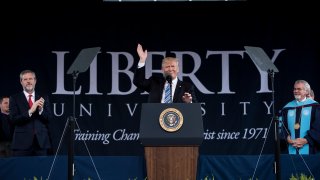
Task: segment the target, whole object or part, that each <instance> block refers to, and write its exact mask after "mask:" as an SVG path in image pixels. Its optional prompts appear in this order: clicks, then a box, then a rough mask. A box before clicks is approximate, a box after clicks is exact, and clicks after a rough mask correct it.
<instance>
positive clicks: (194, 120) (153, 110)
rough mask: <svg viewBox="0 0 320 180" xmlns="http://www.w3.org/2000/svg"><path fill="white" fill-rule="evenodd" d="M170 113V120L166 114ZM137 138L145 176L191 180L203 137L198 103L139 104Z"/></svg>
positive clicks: (170, 179)
mask: <svg viewBox="0 0 320 180" xmlns="http://www.w3.org/2000/svg"><path fill="white" fill-rule="evenodd" d="M172 114H173V117H174V119H175V122H174V121H172V122H173V123H172V122H169V121H170V120H169V119H168V118H166V117H167V116H168V117H172ZM175 115H176V116H175ZM140 141H141V143H142V145H144V150H145V159H146V167H147V176H148V180H178V179H179V180H180V179H183V180H195V179H196V177H197V164H198V155H199V151H198V148H199V146H200V144H201V143H202V141H203V122H202V116H201V107H200V104H197V103H192V104H185V103H181V104H180V103H174V104H172V103H171V104H160V103H159V104H158V103H146V104H142V110H141V122H140Z"/></svg>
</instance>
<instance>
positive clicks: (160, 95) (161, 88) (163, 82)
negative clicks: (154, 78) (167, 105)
mask: <svg viewBox="0 0 320 180" xmlns="http://www.w3.org/2000/svg"><path fill="white" fill-rule="evenodd" d="M165 83H166V81H165V80H164V79H161V81H160V91H159V102H161V99H162V93H163V90H164V84H165Z"/></svg>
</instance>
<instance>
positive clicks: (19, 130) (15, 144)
mask: <svg viewBox="0 0 320 180" xmlns="http://www.w3.org/2000/svg"><path fill="white" fill-rule="evenodd" d="M40 97H43V98H44V99H45V103H44V107H43V112H42V113H41V115H39V112H38V110H37V111H36V112H34V113H33V114H32V116H31V117H29V113H28V110H29V104H28V101H27V98H26V97H25V95H24V94H23V92H21V93H18V94H15V95H13V96H11V97H10V102H9V108H10V118H11V119H10V120H11V121H12V124H13V125H14V126H15V129H14V133H13V139H12V145H11V148H12V149H18V150H24V149H28V148H30V147H31V146H32V143H33V138H34V135H35V136H36V137H37V139H38V142H39V145H40V147H41V148H43V149H49V148H51V142H50V137H49V129H48V124H49V121H50V119H51V118H52V113H51V109H50V102H49V98H48V97H47V96H43V95H39V94H37V92H36V93H35V100H38V99H40Z"/></svg>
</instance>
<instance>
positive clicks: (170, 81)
mask: <svg viewBox="0 0 320 180" xmlns="http://www.w3.org/2000/svg"><path fill="white" fill-rule="evenodd" d="M166 80H167V81H168V83H169V84H172V76H171V75H170V74H168V75H166Z"/></svg>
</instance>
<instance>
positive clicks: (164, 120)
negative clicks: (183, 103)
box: [159, 108, 183, 132]
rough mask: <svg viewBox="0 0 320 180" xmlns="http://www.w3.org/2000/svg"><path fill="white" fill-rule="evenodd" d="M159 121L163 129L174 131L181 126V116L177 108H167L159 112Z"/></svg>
mask: <svg viewBox="0 0 320 180" xmlns="http://www.w3.org/2000/svg"><path fill="white" fill-rule="evenodd" d="M159 123H160V126H161V127H162V129H164V130H165V131H168V132H175V131H178V130H179V129H180V128H181V126H182V124H183V116H182V114H181V112H180V111H179V110H178V109H175V108H167V109H165V110H163V111H162V113H161V114H160V117H159Z"/></svg>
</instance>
